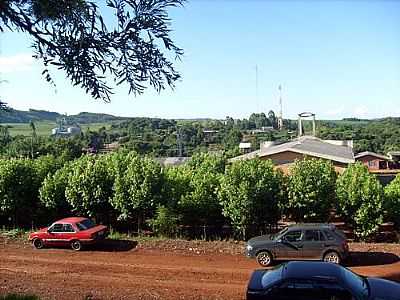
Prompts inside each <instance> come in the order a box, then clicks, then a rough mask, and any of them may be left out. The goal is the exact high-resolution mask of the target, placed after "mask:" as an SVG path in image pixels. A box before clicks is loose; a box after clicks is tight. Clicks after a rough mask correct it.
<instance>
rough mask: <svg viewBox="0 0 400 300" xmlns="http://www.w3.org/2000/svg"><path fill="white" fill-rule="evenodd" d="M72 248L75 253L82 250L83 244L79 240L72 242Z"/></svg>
mask: <svg viewBox="0 0 400 300" xmlns="http://www.w3.org/2000/svg"><path fill="white" fill-rule="evenodd" d="M71 248H72V249H73V250H75V251H80V250H81V249H82V243H81V242H80V241H78V240H75V241H72V242H71Z"/></svg>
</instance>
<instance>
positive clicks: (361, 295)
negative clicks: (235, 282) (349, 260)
mask: <svg viewBox="0 0 400 300" xmlns="http://www.w3.org/2000/svg"><path fill="white" fill-rule="evenodd" d="M246 296H247V300H261V299H262V300H272V299H273V300H293V299H296V300H372V299H374V300H400V284H399V283H396V282H393V281H389V280H384V279H379V278H371V277H363V276H359V275H357V274H355V273H353V272H352V271H350V270H349V269H347V268H345V267H342V266H340V265H337V264H332V263H327V262H306V261H292V262H287V263H283V264H281V265H279V266H276V267H274V268H273V269H270V270H267V269H261V270H256V271H254V272H253V274H252V275H251V278H250V281H249V284H248V287H247V294H246Z"/></svg>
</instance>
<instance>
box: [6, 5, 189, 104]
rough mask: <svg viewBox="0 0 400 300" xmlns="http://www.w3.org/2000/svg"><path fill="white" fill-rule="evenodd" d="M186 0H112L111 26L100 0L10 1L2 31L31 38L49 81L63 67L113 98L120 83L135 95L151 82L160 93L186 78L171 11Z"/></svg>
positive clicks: (97, 93) (76, 81)
mask: <svg viewBox="0 0 400 300" xmlns="http://www.w3.org/2000/svg"><path fill="white" fill-rule="evenodd" d="M184 2H185V0H107V2H106V4H107V8H108V9H110V10H113V11H114V16H115V18H116V19H115V20H113V21H114V22H109V23H107V24H106V22H104V20H103V17H102V16H101V14H100V11H99V8H98V7H97V5H96V3H95V2H94V1H87V0H64V1H59V0H8V1H7V0H4V1H2V3H1V4H0V5H1V7H0V8H1V9H0V31H4V30H5V29H6V28H8V29H9V30H11V31H23V32H27V33H28V34H29V35H30V36H31V38H32V39H33V45H32V47H33V48H34V50H35V58H37V59H39V60H41V61H42V62H43V64H44V66H45V69H44V71H43V75H44V76H45V79H46V80H47V81H48V82H51V83H53V84H54V82H53V80H52V78H51V76H50V74H49V67H50V66H53V67H55V68H57V69H60V70H63V71H64V72H65V73H66V75H67V77H68V78H69V79H70V81H71V83H72V84H73V85H78V86H81V87H82V88H83V89H85V91H86V92H87V93H89V94H91V95H92V97H94V98H95V99H102V100H103V101H106V102H109V101H110V99H111V98H110V97H111V95H112V94H113V88H114V87H115V85H121V84H126V85H128V88H129V93H133V94H135V95H137V94H141V93H143V91H144V90H145V88H146V87H147V86H148V85H150V86H152V87H153V88H154V89H155V90H156V91H158V92H160V91H161V90H163V89H165V87H166V86H170V87H171V88H174V87H175V82H176V81H177V80H179V79H180V77H181V76H180V74H179V73H178V72H177V71H176V70H175V68H174V65H173V60H176V59H180V58H181V56H182V55H183V50H182V49H181V48H179V47H177V46H176V45H175V44H174V42H173V41H172V40H171V38H170V36H169V35H170V32H171V29H170V26H171V24H170V22H171V20H170V18H169V16H168V11H167V10H168V9H169V8H170V7H176V6H182V5H183V4H184ZM109 28H112V29H111V30H110V29H109ZM171 54H172V55H173V58H172V59H170V58H169V56H171ZM106 74H109V76H110V77H111V78H112V81H111V83H110V82H109V81H108V80H107V77H106Z"/></svg>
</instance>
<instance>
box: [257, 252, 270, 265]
mask: <svg viewBox="0 0 400 300" xmlns="http://www.w3.org/2000/svg"><path fill="white" fill-rule="evenodd" d="M257 262H258V263H259V264H260V265H261V266H263V267H268V266H269V265H271V263H272V255H271V253H269V252H268V251H261V252H259V253H258V254H257Z"/></svg>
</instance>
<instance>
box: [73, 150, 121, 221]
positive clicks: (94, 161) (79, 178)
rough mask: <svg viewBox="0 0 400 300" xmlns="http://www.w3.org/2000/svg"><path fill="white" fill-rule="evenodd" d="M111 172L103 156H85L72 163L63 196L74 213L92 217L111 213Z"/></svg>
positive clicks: (112, 177)
mask: <svg viewBox="0 0 400 300" xmlns="http://www.w3.org/2000/svg"><path fill="white" fill-rule="evenodd" d="M111 170H112V169H110V168H109V165H108V164H107V161H106V159H105V157H104V156H93V155H85V156H82V157H81V158H79V159H77V160H75V161H74V162H73V163H72V169H71V173H70V176H69V178H68V184H67V187H66V189H65V195H66V199H67V202H68V203H69V204H70V205H71V206H72V208H73V211H74V212H76V213H78V214H82V215H85V216H92V217H94V216H99V215H104V214H108V213H109V212H110V211H111V207H110V204H109V199H110V198H112V195H113V188H112V187H113V183H114V174H113V172H111Z"/></svg>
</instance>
